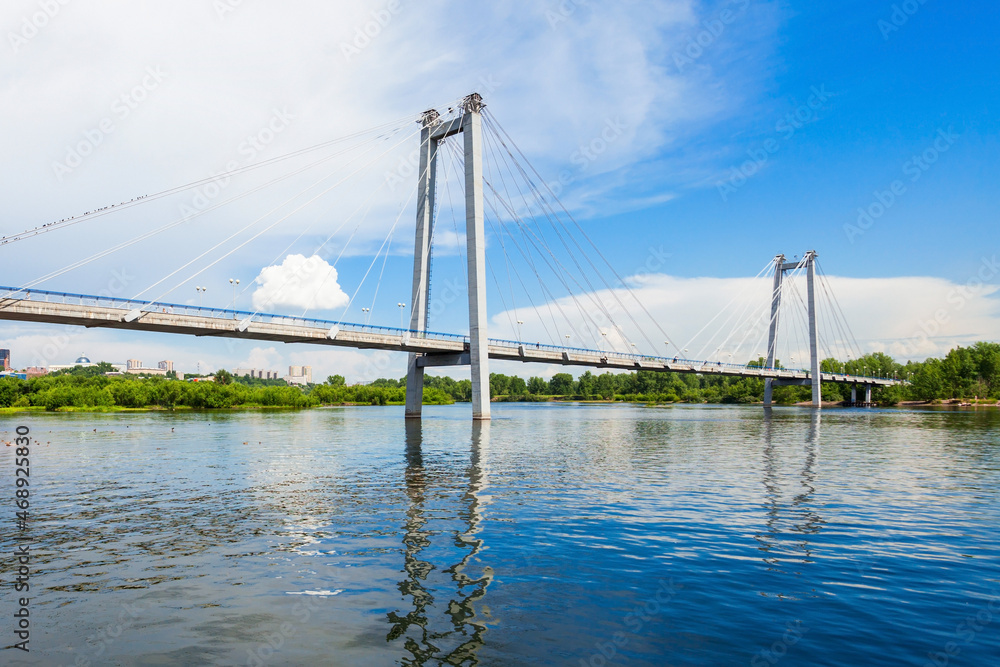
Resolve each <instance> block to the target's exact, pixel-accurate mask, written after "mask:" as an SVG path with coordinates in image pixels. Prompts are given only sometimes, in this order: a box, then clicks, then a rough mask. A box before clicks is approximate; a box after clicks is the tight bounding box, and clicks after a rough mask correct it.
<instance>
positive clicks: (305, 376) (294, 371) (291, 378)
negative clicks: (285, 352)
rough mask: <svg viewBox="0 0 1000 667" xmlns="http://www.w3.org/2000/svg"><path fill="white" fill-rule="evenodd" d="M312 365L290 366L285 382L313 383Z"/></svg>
mask: <svg viewBox="0 0 1000 667" xmlns="http://www.w3.org/2000/svg"><path fill="white" fill-rule="evenodd" d="M312 381H313V372H312V366H289V367H288V375H287V376H285V382H287V383H288V384H312Z"/></svg>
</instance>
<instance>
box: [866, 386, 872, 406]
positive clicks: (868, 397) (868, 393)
mask: <svg viewBox="0 0 1000 667" xmlns="http://www.w3.org/2000/svg"><path fill="white" fill-rule="evenodd" d="M865 403H867V404H868V405H871V404H872V386H871V385H870V384H866V385H865Z"/></svg>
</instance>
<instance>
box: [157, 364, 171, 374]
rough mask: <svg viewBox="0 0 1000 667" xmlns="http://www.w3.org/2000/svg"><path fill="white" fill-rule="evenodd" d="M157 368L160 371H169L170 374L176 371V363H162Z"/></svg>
mask: <svg viewBox="0 0 1000 667" xmlns="http://www.w3.org/2000/svg"><path fill="white" fill-rule="evenodd" d="M156 367H157V368H159V369H160V370H163V371H167V372H168V373H169V372H170V371H172V370H174V362H172V361H161V362H159V363H158V364H156Z"/></svg>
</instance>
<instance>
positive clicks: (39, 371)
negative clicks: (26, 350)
mask: <svg viewBox="0 0 1000 667" xmlns="http://www.w3.org/2000/svg"><path fill="white" fill-rule="evenodd" d="M24 374H25V375H27V376H28V379H31V378H40V377H42V376H43V375H48V374H49V369H48V368H40V367H38V366H29V367H28V368H26V369H24Z"/></svg>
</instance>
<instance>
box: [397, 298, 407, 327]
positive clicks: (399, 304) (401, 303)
mask: <svg viewBox="0 0 1000 667" xmlns="http://www.w3.org/2000/svg"><path fill="white" fill-rule="evenodd" d="M396 305H397V306H399V328H400V329H403V328H405V327H404V326H403V311H404V310H406V304H405V303H403V302H399V303H397V304H396Z"/></svg>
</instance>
